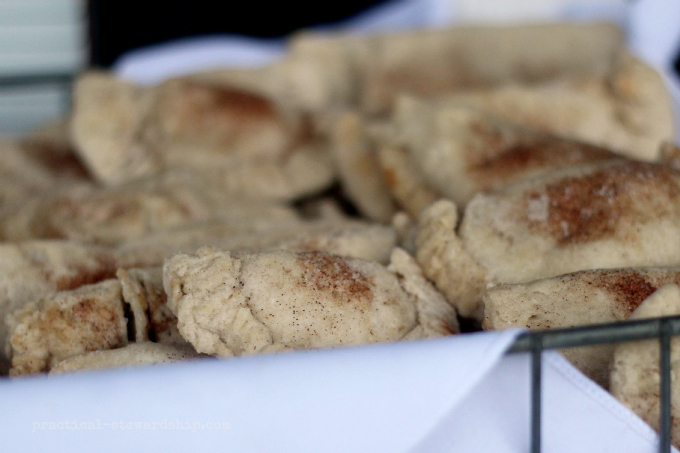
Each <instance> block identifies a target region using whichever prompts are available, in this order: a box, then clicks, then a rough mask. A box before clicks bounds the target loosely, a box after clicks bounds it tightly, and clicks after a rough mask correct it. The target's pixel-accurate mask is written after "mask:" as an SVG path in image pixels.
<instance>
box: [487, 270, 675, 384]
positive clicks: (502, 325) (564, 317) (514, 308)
mask: <svg viewBox="0 0 680 453" xmlns="http://www.w3.org/2000/svg"><path fill="white" fill-rule="evenodd" d="M668 284H675V285H677V284H680V267H639V268H624V269H597V270H586V271H580V272H575V273H573V274H566V275H560V276H558V277H552V278H547V279H541V280H534V281H532V282H529V283H516V284H499V285H496V286H493V287H492V288H489V289H488V290H487V292H486V295H485V296H484V322H483V323H482V327H483V328H484V329H485V330H500V329H507V328H512V327H518V328H527V329H539V330H540V329H552V328H562V327H573V326H580V325H586V324H604V323H610V322H615V321H624V320H626V319H628V318H629V317H630V316H631V314H632V313H634V312H635V310H637V309H638V307H641V305H640V304H642V303H643V301H645V300H646V299H647V298H648V297H650V296H651V295H652V294H653V293H655V291H657V290H658V289H659V288H661V287H663V286H664V285H668ZM645 303H646V302H645ZM615 346H616V345H614V344H606V345H600V346H594V347H578V348H569V349H563V350H561V351H560V352H561V353H562V354H563V355H564V356H565V357H566V358H567V359H569V361H571V363H573V364H574V365H575V366H576V367H577V368H578V369H580V370H581V371H582V372H583V373H584V374H585V375H586V376H588V377H590V378H591V379H593V380H594V381H595V382H597V383H598V384H600V385H602V386H603V387H605V388H607V387H608V386H609V373H610V369H609V366H610V363H611V361H612V357H613V351H614V348H615Z"/></svg>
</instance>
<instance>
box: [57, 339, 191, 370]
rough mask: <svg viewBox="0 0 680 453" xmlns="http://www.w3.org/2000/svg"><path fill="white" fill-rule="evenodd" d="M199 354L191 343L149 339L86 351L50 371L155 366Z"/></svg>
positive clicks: (58, 364) (188, 358)
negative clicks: (162, 342) (189, 344)
mask: <svg viewBox="0 0 680 453" xmlns="http://www.w3.org/2000/svg"><path fill="white" fill-rule="evenodd" d="M198 357H201V356H200V355H199V354H197V353H196V351H194V350H193V348H192V347H191V346H184V347H178V346H172V345H167V344H159V343H152V342H149V341H147V342H143V343H130V344H129V345H127V346H123V347H122V348H117V349H107V350H104V351H92V352H86V353H84V354H81V355H77V356H73V357H69V358H68V359H65V360H62V361H61V362H59V363H57V364H56V365H54V366H53V367H52V369H51V370H50V374H51V375H52V374H61V373H71V372H74V371H84V370H101V369H106V368H120V367H132V366H141V365H158V364H161V363H172V362H179V361H181V360H190V359H196V358H198Z"/></svg>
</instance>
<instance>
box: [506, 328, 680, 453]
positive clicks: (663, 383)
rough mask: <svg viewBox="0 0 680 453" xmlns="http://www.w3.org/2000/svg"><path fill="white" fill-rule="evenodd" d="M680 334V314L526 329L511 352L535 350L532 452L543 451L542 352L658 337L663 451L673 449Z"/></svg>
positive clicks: (533, 351)
mask: <svg viewBox="0 0 680 453" xmlns="http://www.w3.org/2000/svg"><path fill="white" fill-rule="evenodd" d="M674 335H680V316H672V317H664V318H653V319H643V320H635V321H624V322H617V323H609V324H599V325H592V326H583V327H573V328H568V329H552V330H542V331H535V332H526V333H524V334H522V335H520V336H519V337H518V338H517V340H516V341H515V343H514V344H513V346H512V347H511V348H510V350H509V351H508V353H510V354H512V353H519V352H524V353H526V352H529V353H531V453H539V452H540V451H541V353H542V352H543V350H545V349H562V348H572V347H577V346H594V345H599V344H607V343H623V342H628V341H640V340H649V339H655V338H656V339H658V340H659V343H660V346H661V347H660V353H659V363H660V374H661V376H660V377H661V379H660V383H659V385H660V389H659V390H660V391H659V395H660V399H661V411H660V424H659V426H660V430H659V431H660V432H659V434H660V438H659V440H660V442H659V452H661V453H668V452H670V451H671V337H672V336H674Z"/></svg>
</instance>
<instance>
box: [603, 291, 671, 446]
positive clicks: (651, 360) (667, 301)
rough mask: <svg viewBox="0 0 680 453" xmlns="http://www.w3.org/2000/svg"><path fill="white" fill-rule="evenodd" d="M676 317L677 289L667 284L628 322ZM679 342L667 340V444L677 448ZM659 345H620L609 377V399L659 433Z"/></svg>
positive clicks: (643, 304)
mask: <svg viewBox="0 0 680 453" xmlns="http://www.w3.org/2000/svg"><path fill="white" fill-rule="evenodd" d="M677 315H680V289H679V288H678V286H677V285H674V284H669V285H666V286H664V287H662V288H660V289H659V290H657V291H656V292H655V293H654V294H652V295H651V296H649V298H648V299H647V300H645V301H644V302H643V303H642V304H641V305H640V306H639V307H638V308H637V309H636V310H635V311H634V312H633V314H632V315H631V316H630V319H644V318H656V317H661V316H677ZM679 363H680V339H678V338H677V337H673V340H671V395H670V398H671V443H672V444H673V445H674V446H675V447H678V446H680V431H678V429H677V420H678V417H680V382H679V381H678V379H677V377H676V376H677V373H678V371H679V370H678V364H679ZM659 382H660V372H659V342H658V341H657V340H648V341H635V342H630V343H622V344H620V345H618V346H617V347H616V349H615V351H614V360H613V362H612V373H611V389H610V390H611V392H612V395H614V396H615V397H616V399H618V400H619V401H621V402H622V403H623V404H624V405H626V406H628V408H629V409H631V410H632V411H633V412H635V413H636V414H637V415H638V416H640V418H642V419H643V420H644V421H645V422H647V424H649V425H650V426H651V427H652V428H654V429H655V430H656V431H657V432H658V431H659V413H660V404H659Z"/></svg>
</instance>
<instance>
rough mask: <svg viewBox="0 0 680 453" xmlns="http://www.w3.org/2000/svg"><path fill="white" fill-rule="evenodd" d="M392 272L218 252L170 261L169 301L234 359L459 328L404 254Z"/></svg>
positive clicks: (315, 257)
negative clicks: (235, 356) (233, 356)
mask: <svg viewBox="0 0 680 453" xmlns="http://www.w3.org/2000/svg"><path fill="white" fill-rule="evenodd" d="M389 269H390V270H388V269H386V268H385V267H383V266H381V265H379V264H377V263H374V262H369V261H364V260H359V259H354V258H343V257H339V256H335V255H330V254H326V253H320V252H306V253H294V252H287V251H273V252H264V253H258V254H238V253H230V252H223V251H218V250H215V249H211V248H203V249H200V250H199V251H198V252H197V254H196V255H176V256H174V257H173V258H171V259H169V260H168V261H166V263H165V265H164V271H163V272H164V285H165V288H166V293H167V294H168V297H169V302H168V305H169V306H170V309H171V310H172V311H173V313H175V314H176V315H177V318H178V327H179V331H180V333H181V334H182V336H183V337H184V338H186V339H187V340H188V341H189V342H190V343H191V344H192V345H193V346H194V347H195V348H196V350H197V351H198V352H203V353H207V354H212V355H219V356H232V355H242V354H254V353H262V352H273V351H281V350H287V349H301V348H303V349H307V348H320V347H330V346H342V345H353V344H364V343H374V342H379V341H396V340H400V339H405V338H422V337H428V336H441V335H446V334H449V333H453V332H457V331H458V327H457V321H456V317H455V312H454V311H453V310H452V309H451V307H449V306H448V304H447V303H446V302H445V300H444V299H443V297H442V296H441V295H439V294H438V293H437V292H436V291H435V290H434V288H432V287H431V286H430V285H429V283H427V282H426V281H425V279H424V278H423V277H422V275H421V274H420V272H419V269H418V266H417V265H416V264H415V263H414V262H413V261H412V259H411V258H410V257H408V255H407V254H406V253H405V252H403V251H399V250H398V249H397V250H395V252H394V253H393V255H392V264H391V265H390V267H389Z"/></svg>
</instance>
